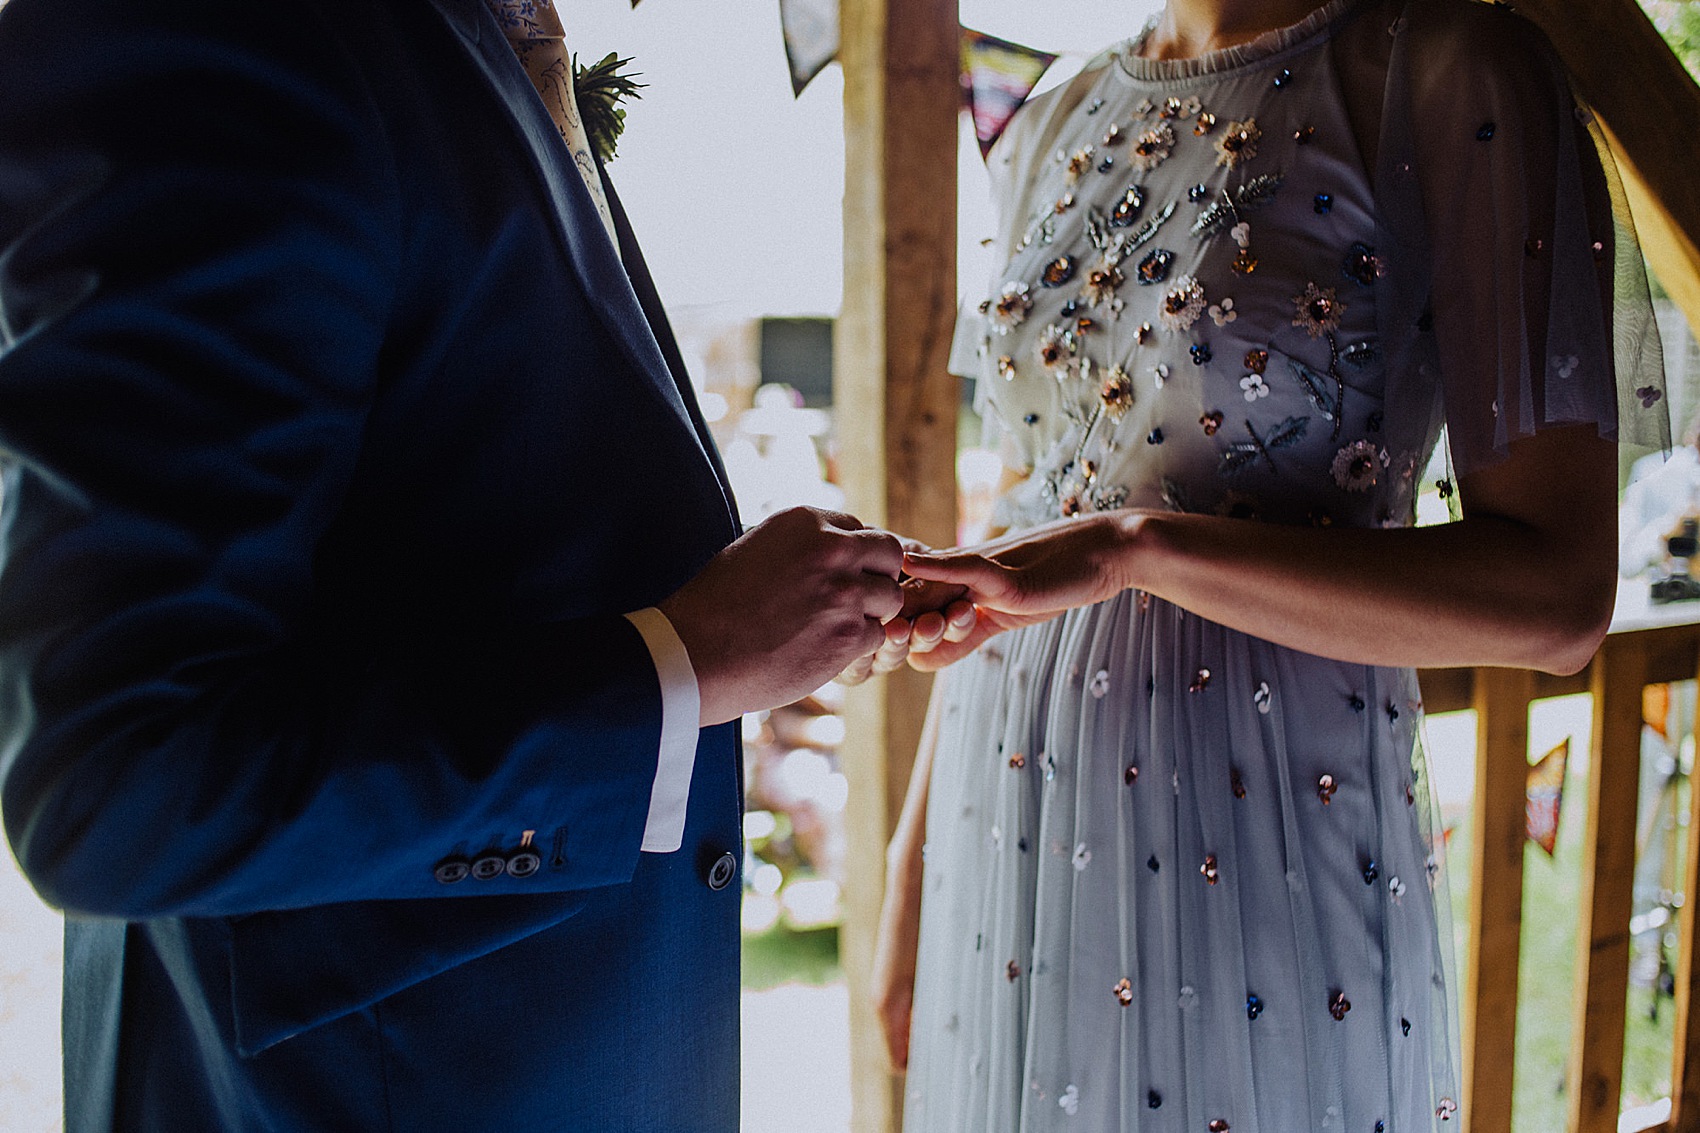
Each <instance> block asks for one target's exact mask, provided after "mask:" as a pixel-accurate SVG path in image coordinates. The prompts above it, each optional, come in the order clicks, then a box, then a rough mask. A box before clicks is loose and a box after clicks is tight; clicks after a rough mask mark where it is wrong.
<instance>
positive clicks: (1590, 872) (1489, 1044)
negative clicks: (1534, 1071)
mask: <svg viewBox="0 0 1700 1133" xmlns="http://www.w3.org/2000/svg"><path fill="white" fill-rule="evenodd" d="M1696 675H1700V603H1678V604H1676V605H1672V606H1664V607H1652V606H1649V604H1648V603H1647V601H1646V599H1645V586H1644V584H1637V585H1635V586H1626V587H1624V588H1623V589H1622V590H1621V591H1620V593H1619V599H1618V610H1617V616H1616V617H1615V618H1614V619H1613V622H1612V629H1611V633H1610V634H1608V635H1607V637H1606V640H1605V643H1604V644H1603V645H1602V646H1601V647H1600V651H1599V653H1598V654H1597V655H1596V656H1595V657H1594V660H1593V662H1592V663H1591V664H1590V665H1589V667H1588V668H1587V669H1586V670H1585V671H1584V672H1582V673H1580V674H1577V675H1576V676H1574V677H1552V676H1548V675H1546V674H1541V673H1530V672H1522V671H1514V670H1507V669H1431V670H1424V671H1423V673H1422V675H1421V681H1422V691H1423V702H1424V705H1425V707H1426V709H1427V710H1428V712H1430V713H1435V712H1447V711H1454V710H1458V709H1464V708H1474V709H1475V710H1476V714H1477V715H1476V735H1477V743H1476V792H1475V803H1474V806H1475V813H1474V820H1473V822H1472V824H1471V830H1472V839H1471V847H1470V851H1471V861H1470V867H1471V888H1470V925H1471V934H1470V948H1469V954H1468V957H1467V960H1466V967H1465V975H1464V1002H1463V1009H1464V1106H1463V1116H1464V1119H1465V1125H1464V1128H1465V1129H1466V1130H1468V1131H1469V1133H1509V1131H1510V1129H1511V1099H1512V1078H1513V1066H1514V1063H1515V1058H1514V1055H1515V1052H1516V1042H1517V987H1518V964H1519V946H1520V942H1521V926H1522V916H1523V914H1522V910H1523V853H1524V837H1525V835H1524V830H1525V821H1524V800H1525V791H1526V776H1527V772H1528V721H1529V704H1530V702H1531V701H1534V700H1537V699H1540V698H1543V697H1549V696H1562V695H1566V694H1569V693H1577V692H1591V693H1592V694H1593V713H1594V722H1593V746H1592V751H1591V758H1590V759H1589V761H1588V801H1587V810H1588V822H1587V832H1586V834H1585V836H1584V839H1585V840H1584V844H1583V862H1582V888H1581V900H1580V907H1579V909H1578V931H1577V964H1576V974H1575V979H1576V986H1575V996H1574V1002H1573V1007H1572V1039H1571V1054H1570V1065H1569V1069H1568V1072H1567V1074H1566V1095H1567V1097H1568V1098H1569V1110H1570V1112H1569V1119H1568V1121H1567V1122H1566V1129H1567V1131H1568V1133H1615V1131H1616V1129H1617V1127H1618V1109H1619V1101H1620V1095H1621V1092H1622V1090H1621V1087H1622V1080H1623V1047H1624V1020H1625V1015H1626V1008H1627V1000H1628V991H1629V946H1630V933H1629V918H1630V912H1631V902H1632V896H1633V893H1632V888H1633V885H1634V877H1635V833H1636V806H1637V799H1638V779H1639V776H1640V768H1641V755H1640V752H1641V728H1642V708H1641V703H1642V690H1643V688H1644V687H1645V686H1646V685H1648V684H1651V683H1656V682H1661V681H1676V680H1689V679H1693V678H1695V677H1696ZM1690 794H1691V802H1690V805H1691V807H1692V805H1693V800H1694V799H1700V791H1693V792H1690ZM1697 867H1700V816H1695V815H1692V814H1691V815H1690V821H1689V823H1688V855H1687V864H1686V878H1685V884H1684V888H1683V892H1684V893H1686V894H1687V895H1688V898H1689V899H1688V900H1687V901H1685V902H1684V905H1683V908H1682V910H1681V914H1680V915H1681V946H1680V951H1679V953H1678V958H1677V968H1676V1034H1675V1042H1674V1053H1673V1063H1672V1067H1671V1111H1670V1116H1669V1118H1668V1119H1667V1120H1665V1121H1663V1122H1661V1123H1659V1124H1657V1125H1653V1126H1651V1127H1650V1128H1651V1129H1652V1130H1656V1131H1658V1133H1700V972H1697V971H1696V968H1695V945H1696V938H1695V906H1696V904H1700V901H1697V900H1696V897H1697V896H1700V871H1697ZM1691 1053H1692V1054H1693V1056H1694V1057H1692V1058H1691V1057H1689V1056H1690V1054H1691ZM1543 1133H1544V1131H1543Z"/></svg>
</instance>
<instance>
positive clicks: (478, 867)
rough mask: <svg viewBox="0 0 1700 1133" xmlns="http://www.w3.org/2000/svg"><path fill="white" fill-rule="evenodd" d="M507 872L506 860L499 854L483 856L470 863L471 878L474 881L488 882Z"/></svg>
mask: <svg viewBox="0 0 1700 1133" xmlns="http://www.w3.org/2000/svg"><path fill="white" fill-rule="evenodd" d="M507 871H508V860H507V859H506V858H504V857H502V856H501V855H500V854H485V855H484V856H483V857H481V858H478V859H477V860H476V861H474V862H473V863H472V876H473V879H474V880H476V881H489V880H491V879H492V878H497V877H500V876H502V874H504V873H506V872H507Z"/></svg>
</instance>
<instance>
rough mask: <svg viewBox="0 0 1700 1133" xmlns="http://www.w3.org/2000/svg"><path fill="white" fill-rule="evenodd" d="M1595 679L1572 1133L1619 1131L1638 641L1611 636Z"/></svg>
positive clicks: (1641, 670)
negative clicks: (1618, 1113) (1618, 1116)
mask: <svg viewBox="0 0 1700 1133" xmlns="http://www.w3.org/2000/svg"><path fill="white" fill-rule="evenodd" d="M1592 678H1593V679H1592V687H1593V694H1594V740H1593V751H1592V754H1591V758H1590V759H1589V761H1588V828H1587V834H1586V835H1585V838H1584V842H1583V858H1582V892H1581V901H1580V910H1579V917H1578V922H1577V926H1576V943H1577V948H1576V1003H1575V1008H1574V1012H1573V1020H1574V1025H1573V1027H1572V1031H1571V1035H1572V1038H1571V1046H1570V1072H1569V1075H1568V1078H1567V1081H1568V1083H1569V1092H1570V1119H1569V1122H1568V1128H1569V1131H1570V1133H1616V1130H1617V1112H1618V1102H1619V1095H1620V1093H1621V1090H1622V1086H1623V1021H1624V1011H1625V1006H1626V1000H1627V998H1628V995H1629V914H1630V911H1631V909H1632V904H1633V902H1632V895H1633V888H1634V883H1635V812H1636V807H1637V802H1638V800H1637V788H1638V784H1639V779H1640V773H1641V694H1642V689H1643V688H1644V687H1645V686H1646V684H1647V645H1646V643H1645V641H1644V640H1642V638H1641V636H1640V635H1636V634H1624V635H1621V636H1612V637H1608V638H1607V639H1606V643H1605V645H1604V646H1603V647H1602V648H1601V649H1600V652H1599V654H1598V655H1597V656H1595V658H1594V667H1593V673H1592Z"/></svg>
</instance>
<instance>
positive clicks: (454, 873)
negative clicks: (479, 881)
mask: <svg viewBox="0 0 1700 1133" xmlns="http://www.w3.org/2000/svg"><path fill="white" fill-rule="evenodd" d="M471 872H472V866H471V865H469V864H468V863H467V860H466V859H465V858H459V857H456V858H444V859H443V860H442V861H440V862H438V863H437V865H436V868H435V869H433V870H432V871H431V876H432V877H435V878H436V879H437V881H438V882H439V883H440V884H443V885H453V884H454V883H455V882H457V881H465V880H466V875H467V874H469V873H471Z"/></svg>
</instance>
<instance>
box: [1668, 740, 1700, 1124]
mask: <svg viewBox="0 0 1700 1133" xmlns="http://www.w3.org/2000/svg"><path fill="white" fill-rule="evenodd" d="M1696 738H1697V739H1700V737H1696ZM1697 807H1700V790H1696V789H1695V784H1694V780H1693V778H1692V777H1690V779H1689V783H1688V861H1687V862H1686V863H1685V868H1684V870H1683V878H1684V880H1683V885H1682V892H1683V903H1682V913H1681V918H1682V920H1681V924H1682V938H1681V939H1682V945H1681V947H1680V949H1679V950H1678V952H1677V958H1676V1033H1675V1035H1674V1036H1672V1043H1671V1072H1670V1082H1671V1111H1670V1124H1669V1129H1670V1133H1700V969H1697V968H1696V967H1695V964H1694V960H1695V955H1694V949H1695V945H1696V944H1700V936H1697V935H1696V932H1697V925H1700V810H1697V809H1696V808H1697Z"/></svg>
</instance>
